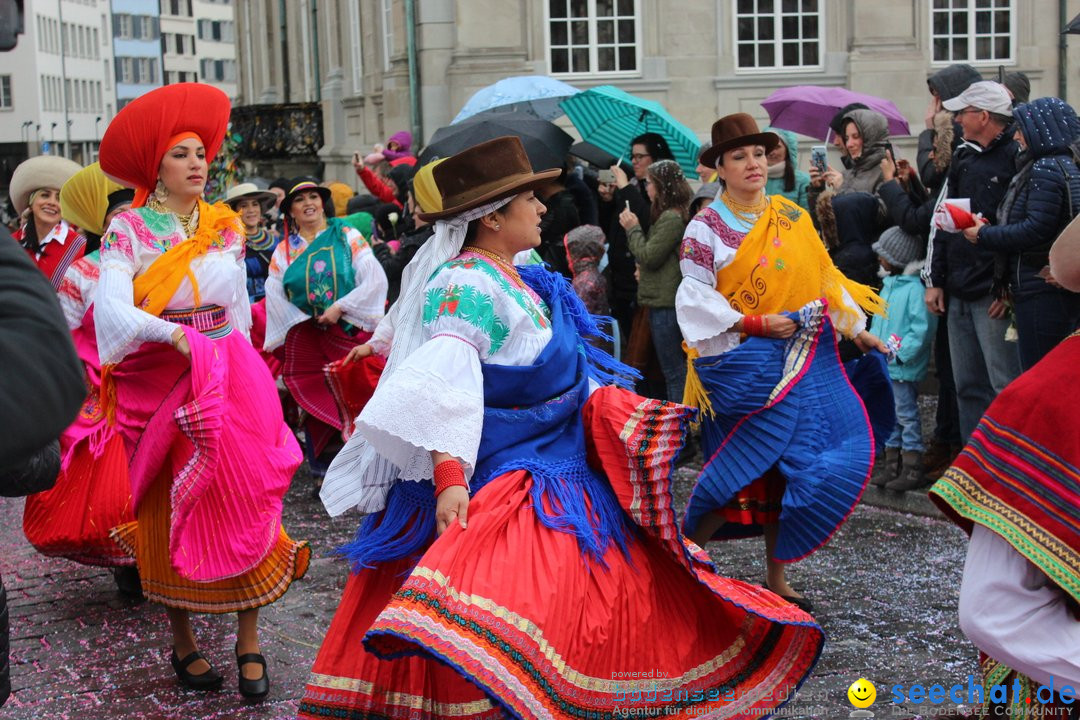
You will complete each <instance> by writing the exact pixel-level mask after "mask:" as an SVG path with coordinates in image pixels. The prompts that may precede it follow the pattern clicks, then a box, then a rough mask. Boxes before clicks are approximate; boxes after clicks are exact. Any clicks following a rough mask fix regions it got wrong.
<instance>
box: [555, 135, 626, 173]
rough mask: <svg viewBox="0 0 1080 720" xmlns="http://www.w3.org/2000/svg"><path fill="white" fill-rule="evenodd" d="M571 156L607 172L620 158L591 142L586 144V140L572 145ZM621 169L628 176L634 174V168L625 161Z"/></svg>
mask: <svg viewBox="0 0 1080 720" xmlns="http://www.w3.org/2000/svg"><path fill="white" fill-rule="evenodd" d="M570 154H571V155H573V156H574V157H576V158H581V159H582V160H584V161H585V162H587V163H589V164H590V165H593V166H595V167H598V168H602V169H604V170H607V169H608V168H609V167H611V166H612V165H614V164H615V163H616V162H617V161H618V160H619V158H617V157H615V156H614V155H612V154H611V153H609V152H608V151H607V150H603V149H601V148H598V147H596V146H595V145H593V144H592V143H591V142H585V141H584V140H582V141H581V142H576V143H574V144H573V145H571V146H570ZM620 167H622V169H623V170H625V171H626V174H627V175H629V174H631V173H632V172H633V166H632V165H630V163H628V162H627V161H626V160H625V159H624V160H623V161H622V164H621V165H620Z"/></svg>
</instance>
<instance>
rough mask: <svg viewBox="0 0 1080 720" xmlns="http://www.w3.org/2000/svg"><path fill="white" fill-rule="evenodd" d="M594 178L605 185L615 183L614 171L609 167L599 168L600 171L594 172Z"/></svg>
mask: <svg viewBox="0 0 1080 720" xmlns="http://www.w3.org/2000/svg"><path fill="white" fill-rule="evenodd" d="M596 179H597V180H598V181H600V182H602V183H604V184H605V185H614V184H615V171H614V170H612V169H611V168H605V169H603V170H601V171H600V172H598V173H596Z"/></svg>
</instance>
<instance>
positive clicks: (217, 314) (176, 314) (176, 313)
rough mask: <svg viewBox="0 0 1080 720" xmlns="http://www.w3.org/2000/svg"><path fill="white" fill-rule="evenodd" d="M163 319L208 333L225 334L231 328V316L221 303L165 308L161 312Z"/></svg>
mask: <svg viewBox="0 0 1080 720" xmlns="http://www.w3.org/2000/svg"><path fill="white" fill-rule="evenodd" d="M161 319H162V320H168V321H169V322H173V323H176V324H178V325H187V326H188V327H191V328H195V329H196V330H198V331H199V332H201V333H203V334H206V335H224V334H226V332H227V331H228V330H229V329H230V327H229V316H228V314H227V313H226V312H225V308H223V307H221V306H220V305H204V306H202V307H197V308H183V309H181V310H165V311H164V312H162V313H161Z"/></svg>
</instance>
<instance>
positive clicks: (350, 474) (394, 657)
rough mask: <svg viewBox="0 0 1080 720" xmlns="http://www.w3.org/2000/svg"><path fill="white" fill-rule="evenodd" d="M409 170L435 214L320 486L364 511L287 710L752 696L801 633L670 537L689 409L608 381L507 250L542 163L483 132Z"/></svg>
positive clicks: (771, 602)
mask: <svg viewBox="0 0 1080 720" xmlns="http://www.w3.org/2000/svg"><path fill="white" fill-rule="evenodd" d="M421 172H422V171H421ZM432 174H433V178H434V180H435V183H436V185H437V187H438V189H439V192H440V200H441V209H439V210H437V211H433V212H426V213H423V214H422V217H423V218H424V219H426V220H430V221H434V222H435V234H434V236H433V237H432V239H431V240H429V241H428V243H427V244H425V245H424V247H423V248H421V250H420V251H419V252H418V253H417V256H416V258H414V261H413V263H412V265H411V266H410V270H409V274H408V276H407V277H406V278H405V282H404V283H403V292H402V296H401V298H400V299H399V301H398V303H397V304H396V305H395V309H394V310H393V311H392V312H391V314H390V316H389V317H388V320H389V321H391V322H392V332H388V333H385V334H384V332H383V325H380V328H379V332H378V333H377V335H378V336H380V338H382V339H385V336H386V335H392V342H391V350H390V352H389V358H388V362H387V369H386V372H385V373H384V374H383V377H382V379H381V381H380V383H379V386H378V388H377V389H376V391H375V394H374V396H373V397H372V399H371V400H370V401H369V402H368V404H367V405H366V406H365V408H364V410H363V411H362V412H361V413H360V416H359V418H357V431H356V433H355V434H354V435H353V436H352V438H351V439H350V440H349V442H348V443H347V444H346V446H345V448H344V449H343V450H342V452H341V453H339V454H338V456H337V458H336V459H335V460H334V463H333V464H332V465H331V467H330V470H329V472H328V474H327V477H326V484H325V485H324V487H323V494H322V496H323V500H324V503H326V505H327V507H328V509H329V510H330V511H331V513H334V514H336V513H339V512H343V511H344V510H346V509H348V508H350V507H358V508H359V509H360V510H361V511H363V512H366V513H370V516H369V517H368V518H367V519H366V520H365V522H364V524H363V525H362V526H361V528H360V531H359V533H358V535H357V538H356V540H355V541H354V542H352V543H351V544H350V545H349V546H347V547H346V548H345V549H344V552H345V553H346V554H347V556H348V558H349V560H350V561H351V564H352V569H353V575H352V576H351V577H350V579H349V582H348V584H347V586H346V589H345V595H344V597H343V598H342V602H341V605H340V607H339V608H338V612H337V614H336V616H335V618H334V621H333V623H332V625H331V627H330V630H329V632H328V633H327V635H326V638H325V640H324V642H323V646H322V649H321V650H320V652H319V655H318V658H317V659H316V662H315V667H314V669H313V673H312V676H311V679H310V681H309V683H308V687H307V692H306V694H305V697H304V700H303V701H302V703H301V706H300V716H301V717H304V718H322V717H409V718H459V719H460V718H489V717H490V718H494V717H505V716H511V717H521V718H526V717H528V718H532V717H551V718H581V717H597V718H602V717H614V716H615V715H616V714H619V715H621V714H623V713H635V714H637V713H641V714H646V713H651V714H656V715H659V714H664V713H669V712H670V713H673V712H676V711H686V712H693V713H695V714H701V715H703V716H710V717H735V718H749V717H755V716H758V715H760V714H763V713H766V712H769V711H771V710H773V709H775V708H776V707H778V706H779V705H781V704H782V703H783V702H784V700H786V699H787V698H789V697H791V696H792V695H793V694H794V691H795V689H796V688H797V687H798V685H799V684H800V683H801V682H802V680H803V679H804V678H805V677H806V676H807V674H808V673H809V672H810V669H811V667H812V666H813V664H814V662H815V660H816V658H817V656H818V653H819V652H820V649H821V644H822V641H823V637H822V632H821V629H820V628H819V627H818V626H817V625H816V624H814V622H813V620H812V618H810V617H809V616H808V615H806V614H805V613H803V612H802V611H800V610H799V609H798V608H796V607H794V606H793V605H790V604H788V603H785V602H784V601H782V600H781V599H780V598H779V597H777V596H775V595H773V594H772V593H770V592H768V591H766V590H764V589H762V588H758V587H755V586H751V585H748V584H746V583H742V582H739V581H735V580H729V579H726V578H722V577H720V576H718V575H717V574H716V573H715V572H714V570H713V568H712V565H711V563H710V562H709V560H708V557H707V556H706V555H705V554H704V553H703V552H702V551H701V550H700V549H699V548H697V547H696V546H695V545H693V544H692V543H688V542H686V541H685V540H684V538H683V537H682V535H681V534H680V532H679V531H678V528H677V524H676V520H675V515H674V511H673V500H672V495H671V490H670V475H671V470H672V464H673V461H674V459H675V456H676V455H677V454H678V452H679V450H680V449H681V447H682V442H683V438H684V434H685V428H686V423H687V422H688V420H689V418H690V415H691V412H692V411H690V410H688V409H687V408H684V407H682V406H679V405H672V404H668V403H664V402H660V401H657V400H649V399H645V398H642V397H639V396H636V395H634V394H632V393H630V392H628V391H626V390H624V389H622V388H620V387H618V386H617V385H619V384H627V383H629V382H632V381H633V377H632V374H633V373H632V371H630V370H629V368H626V367H625V366H623V365H621V364H619V363H617V362H616V361H615V360H613V359H612V358H611V357H610V356H609V355H607V354H606V353H603V352H602V351H600V350H598V349H597V348H596V347H595V346H594V345H592V344H590V343H589V342H587V340H588V338H591V337H596V336H598V335H599V330H598V328H597V325H596V323H595V322H594V320H593V318H592V316H591V315H589V313H588V311H586V310H585V308H584V306H583V305H582V304H581V302H580V300H578V298H577V296H576V295H575V294H574V291H573V288H572V287H571V285H570V284H569V282H567V281H566V279H565V278H563V277H562V276H561V275H558V274H555V273H552V272H550V271H548V270H546V269H545V268H543V267H541V266H514V265H513V264H512V262H511V259H512V258H513V257H514V255H515V254H517V253H518V252H521V251H523V250H529V249H530V248H534V247H536V246H537V245H538V244H539V243H540V233H539V221H540V218H541V216H542V215H543V213H544V211H545V208H544V206H543V204H542V203H541V202H540V201H539V200H538V199H537V198H536V196H535V195H534V193H533V189H534V188H535V187H537V186H538V185H539V184H541V183H543V182H545V181H547V180H548V179H550V178H551V177H552V176H554V175H556V174H558V170H550V171H544V172H539V173H535V172H533V170H532V168H531V166H530V164H529V161H528V158H527V157H526V155H525V152H524V150H523V148H522V146H521V143H520V141H518V140H517V139H516V138H511V137H507V138H498V139H496V140H492V141H489V142H486V143H483V144H481V145H478V146H476V147H474V148H471V149H469V150H466V151H464V152H462V153H459V154H458V155H455V156H453V157H450V158H447V159H446V160H445V161H443V162H442V163H441V164H440V165H439V166H437V167H435V168H434V170H433V171H432ZM384 324H385V323H384Z"/></svg>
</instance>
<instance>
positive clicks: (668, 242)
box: [629, 210, 686, 308]
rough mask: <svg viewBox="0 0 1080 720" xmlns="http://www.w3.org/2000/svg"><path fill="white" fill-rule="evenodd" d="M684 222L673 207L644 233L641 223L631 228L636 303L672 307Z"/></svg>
mask: <svg viewBox="0 0 1080 720" xmlns="http://www.w3.org/2000/svg"><path fill="white" fill-rule="evenodd" d="M685 229H686V222H685V221H684V220H683V219H682V218H681V217H680V216H679V213H677V212H675V211H674V210H665V211H664V212H663V213H661V214H660V217H658V218H657V219H656V222H654V223H653V224H652V225H651V226H649V235H648V237H646V236H645V233H644V232H642V230H641V226H640V225H635V226H634V227H633V229H631V230H630V236H629V241H630V252H632V253H633V254H634V259H635V260H636V261H637V264H638V273H639V275H640V278H639V280H638V293H637V297H638V304H640V305H643V306H645V307H656V308H673V307H675V291H676V290H678V289H679V282H681V281H682V273H681V272H680V271H679V247H680V246H681V245H682V239H683V231H684V230H685Z"/></svg>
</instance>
